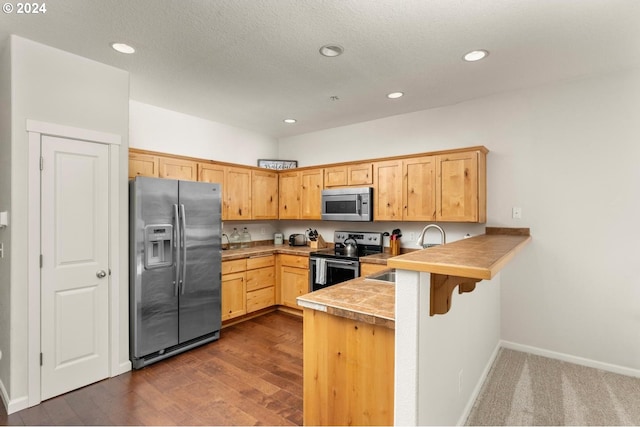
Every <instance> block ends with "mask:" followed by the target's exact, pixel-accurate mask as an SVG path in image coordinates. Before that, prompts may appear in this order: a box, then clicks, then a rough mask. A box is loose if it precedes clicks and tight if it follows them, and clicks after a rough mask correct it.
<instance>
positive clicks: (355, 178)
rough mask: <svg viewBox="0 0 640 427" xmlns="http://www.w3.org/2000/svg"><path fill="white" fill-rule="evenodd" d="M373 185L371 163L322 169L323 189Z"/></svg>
mask: <svg viewBox="0 0 640 427" xmlns="http://www.w3.org/2000/svg"><path fill="white" fill-rule="evenodd" d="M371 184H373V163H358V164H352V165H342V166H333V167H329V168H324V187H325V188H331V187H346V186H355V185H371Z"/></svg>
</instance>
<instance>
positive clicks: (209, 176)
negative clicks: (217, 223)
mask: <svg viewBox="0 0 640 427" xmlns="http://www.w3.org/2000/svg"><path fill="white" fill-rule="evenodd" d="M225 172H226V169H225V167H224V166H222V165H218V164H215V163H198V181H202V182H215V183H218V184H220V186H221V191H220V194H222V220H223V221H225V220H226V219H227V198H226V197H225V190H226V189H227V186H226V185H225V183H224V180H225Z"/></svg>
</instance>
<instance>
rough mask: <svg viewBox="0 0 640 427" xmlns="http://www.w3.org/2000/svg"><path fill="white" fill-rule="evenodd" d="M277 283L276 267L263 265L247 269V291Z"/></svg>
mask: <svg viewBox="0 0 640 427" xmlns="http://www.w3.org/2000/svg"><path fill="white" fill-rule="evenodd" d="M275 284H276V268H275V267H273V266H271V267H263V268H258V269H256V270H248V271H247V292H251V291H255V290H256V289H262V288H266V287H269V286H274V285H275Z"/></svg>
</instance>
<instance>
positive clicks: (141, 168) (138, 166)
mask: <svg viewBox="0 0 640 427" xmlns="http://www.w3.org/2000/svg"><path fill="white" fill-rule="evenodd" d="M136 176H150V177H153V178H157V177H158V156H152V155H149V154H139V153H132V152H129V178H135V177H136Z"/></svg>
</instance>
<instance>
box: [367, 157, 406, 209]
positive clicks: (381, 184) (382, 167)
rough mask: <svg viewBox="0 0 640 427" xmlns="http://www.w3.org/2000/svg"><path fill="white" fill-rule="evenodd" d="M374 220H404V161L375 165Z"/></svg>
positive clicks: (391, 161)
mask: <svg viewBox="0 0 640 427" xmlns="http://www.w3.org/2000/svg"><path fill="white" fill-rule="evenodd" d="M373 178H374V179H373V182H374V189H373V200H374V202H373V210H374V213H373V220H374V221H400V220H402V160H389V161H385V162H375V163H374V164H373Z"/></svg>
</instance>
